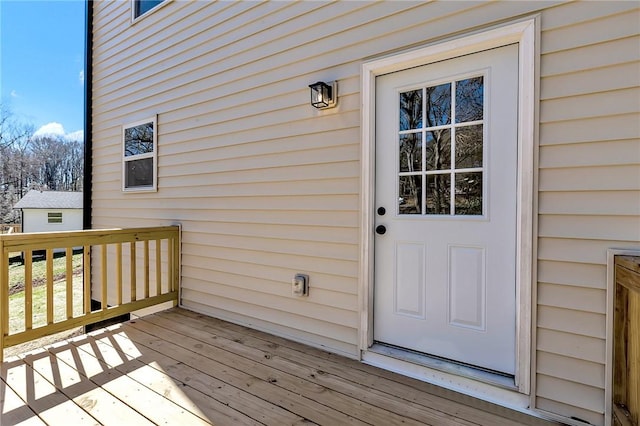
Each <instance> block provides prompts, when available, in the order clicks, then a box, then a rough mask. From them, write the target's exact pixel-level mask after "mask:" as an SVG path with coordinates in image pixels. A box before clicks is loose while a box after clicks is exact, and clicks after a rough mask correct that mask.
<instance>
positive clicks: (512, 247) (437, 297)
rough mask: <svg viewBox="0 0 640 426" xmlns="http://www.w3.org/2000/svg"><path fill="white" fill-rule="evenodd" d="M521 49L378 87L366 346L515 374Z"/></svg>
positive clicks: (404, 75) (391, 78)
mask: <svg viewBox="0 0 640 426" xmlns="http://www.w3.org/2000/svg"><path fill="white" fill-rule="evenodd" d="M517 96H518V47H517V45H510V46H505V47H501V48H496V49H492V50H487V51H483V52H479V53H475V54H472V55H467V56H463V57H459V58H454V59H449V60H446V61H442V62H437V63H433V64H429V65H424V66H421V67H416V68H411V69H407V70H404V71H399V72H394V73H390V74H386V75H382V76H378V77H377V78H376V201H375V204H376V212H375V215H376V238H375V283H374V286H375V290H374V340H375V341H377V342H380V343H385V344H389V345H393V346H397V347H400V348H405V349H409V350H412V351H418V352H421V353H425V354H429V355H435V356H438V357H442V358H446V359H450V360H453V361H456V362H462V363H465V364H470V365H472V366H477V367H481V368H486V369H490V370H494V371H498V372H503V373H506V374H510V375H511V374H514V373H515V352H516V342H515V339H516V284H515V283H516V281H515V280H516V265H515V261H516V243H517V241H516V231H517V230H516V207H517V182H516V180H517V163H518V158H517V157H518V152H517V139H518V135H517V133H518V129H517V117H518V99H517Z"/></svg>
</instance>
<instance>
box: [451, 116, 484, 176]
mask: <svg viewBox="0 0 640 426" xmlns="http://www.w3.org/2000/svg"><path fill="white" fill-rule="evenodd" d="M469 167H482V124H480V125H477V126H466V127H458V128H457V129H456V169H464V168H469Z"/></svg>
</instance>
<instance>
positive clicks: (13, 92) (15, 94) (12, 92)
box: [11, 90, 20, 98]
mask: <svg viewBox="0 0 640 426" xmlns="http://www.w3.org/2000/svg"><path fill="white" fill-rule="evenodd" d="M11 97H12V98H19V97H20V96H19V95H18V92H16V91H15V90H12V91H11Z"/></svg>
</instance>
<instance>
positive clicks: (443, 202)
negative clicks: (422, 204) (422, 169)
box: [427, 173, 451, 214]
mask: <svg viewBox="0 0 640 426" xmlns="http://www.w3.org/2000/svg"><path fill="white" fill-rule="evenodd" d="M450 192H451V175H450V174H448V173H447V174H442V175H427V214H450V213H451V197H450V194H449V193H450Z"/></svg>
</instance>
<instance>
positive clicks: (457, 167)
mask: <svg viewBox="0 0 640 426" xmlns="http://www.w3.org/2000/svg"><path fill="white" fill-rule="evenodd" d="M399 95H400V102H399V126H398V129H399V132H398V138H399V144H398V160H399V169H398V202H399V209H398V210H399V213H400V214H413V215H451V216H460V215H474V216H479V215H482V214H483V204H484V200H483V193H484V191H483V181H484V174H485V166H484V105H485V102H484V76H482V75H480V76H473V77H470V78H466V79H463V80H456V81H447V82H444V83H443V84H439V85H434V86H426V87H420V88H417V89H412V90H409V91H406V92H401V93H400V94H399Z"/></svg>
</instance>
